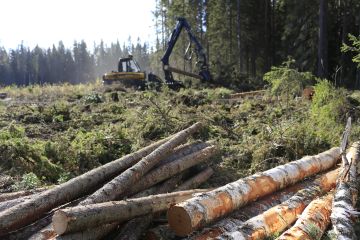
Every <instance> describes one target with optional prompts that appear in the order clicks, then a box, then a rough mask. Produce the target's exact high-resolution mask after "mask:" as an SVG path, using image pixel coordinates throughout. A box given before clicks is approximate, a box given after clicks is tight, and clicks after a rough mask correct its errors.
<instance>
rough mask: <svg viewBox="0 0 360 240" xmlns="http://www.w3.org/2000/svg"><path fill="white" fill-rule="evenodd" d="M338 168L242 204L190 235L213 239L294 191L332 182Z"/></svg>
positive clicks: (196, 238)
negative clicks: (226, 215) (222, 217)
mask: <svg viewBox="0 0 360 240" xmlns="http://www.w3.org/2000/svg"><path fill="white" fill-rule="evenodd" d="M338 172H339V169H337V170H332V171H330V172H328V173H325V174H322V175H320V176H318V177H316V178H315V179H309V180H306V181H304V182H301V183H298V184H295V185H293V186H290V187H288V188H285V189H284V190H282V191H279V192H276V193H273V194H271V195H270V196H266V197H264V198H263V199H260V200H259V201H256V202H253V203H251V204H249V205H247V206H244V207H242V208H240V209H238V210H236V211H235V212H233V213H232V214H231V215H230V216H228V217H226V218H224V219H222V220H220V221H219V222H217V223H216V224H214V225H212V226H210V227H208V228H204V230H203V231H201V233H199V234H196V235H195V236H193V237H191V239H194V240H207V239H214V238H216V237H218V236H220V235H221V234H223V233H225V232H230V231H231V230H232V229H233V228H235V227H236V226H240V225H242V224H243V223H244V222H245V221H247V220H249V219H250V218H253V217H255V216H257V215H259V214H261V213H263V212H265V211H267V210H268V209H270V208H272V207H274V206H276V205H279V204H281V203H282V202H285V201H287V200H288V199H290V198H291V197H292V196H293V195H294V194H295V193H296V192H298V191H300V190H301V189H305V188H309V187H312V186H313V187H314V186H315V187H316V186H322V185H324V184H327V183H329V182H330V183H331V182H334V181H335V179H336V177H337V176H338Z"/></svg>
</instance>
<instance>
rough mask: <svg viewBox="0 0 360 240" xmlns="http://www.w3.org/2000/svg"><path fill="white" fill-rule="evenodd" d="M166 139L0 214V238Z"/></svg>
mask: <svg viewBox="0 0 360 240" xmlns="http://www.w3.org/2000/svg"><path fill="white" fill-rule="evenodd" d="M167 140H168V138H166V139H163V140H160V141H158V142H156V143H154V144H151V145H149V146H147V147H145V148H143V149H140V150H138V151H136V152H134V153H132V154H128V155H126V156H124V157H122V158H120V159H117V160H115V161H113V162H109V163H107V164H105V165H103V166H101V167H98V168H95V169H93V170H91V171H89V172H87V173H85V174H82V175H80V176H78V177H75V178H73V179H71V180H69V181H68V182H66V183H63V184H60V185H58V186H56V187H54V188H52V189H49V190H46V191H44V192H42V193H39V195H38V196H37V197H35V198H32V199H30V200H29V201H25V202H23V203H21V204H18V205H15V206H14V207H12V208H9V209H7V210H5V211H3V212H1V213H0V236H1V235H2V234H5V233H7V232H10V231H13V230H16V229H19V228H20V227H23V226H25V225H26V224H29V223H31V222H33V221H34V220H36V219H39V218H40V217H41V216H42V214H44V213H45V212H47V211H49V210H51V209H53V208H55V207H57V206H59V205H61V204H64V203H66V202H69V201H71V200H74V199H76V198H78V197H80V196H83V195H84V194H86V193H87V192H89V191H90V190H91V189H92V188H95V187H96V186H98V185H99V184H100V183H102V182H105V181H106V180H109V179H111V178H112V177H114V175H116V174H119V173H120V172H122V171H124V170H125V169H126V168H128V167H130V166H131V165H133V164H135V163H136V162H138V161H139V160H140V159H141V158H143V157H145V156H146V155H148V154H150V153H151V152H152V151H154V150H155V149H156V148H157V147H159V146H160V145H161V144H163V143H164V142H166V141H167Z"/></svg>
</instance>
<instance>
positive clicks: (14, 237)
mask: <svg viewBox="0 0 360 240" xmlns="http://www.w3.org/2000/svg"><path fill="white" fill-rule="evenodd" d="M51 217H52V214H49V215H47V216H46V217H44V218H42V219H39V220H37V221H36V222H34V223H32V224H30V225H28V226H26V227H23V228H20V229H19V230H17V231H14V232H11V233H9V234H7V235H5V236H2V237H1V239H2V240H19V239H29V240H32V239H31V238H30V237H31V236H32V235H33V234H34V233H36V232H38V231H40V230H41V229H42V228H44V227H45V226H47V225H49V224H50V222H51ZM36 240H38V239H36Z"/></svg>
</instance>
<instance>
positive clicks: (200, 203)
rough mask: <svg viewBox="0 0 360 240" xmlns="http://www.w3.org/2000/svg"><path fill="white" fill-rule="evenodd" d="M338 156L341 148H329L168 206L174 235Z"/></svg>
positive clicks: (316, 169)
mask: <svg viewBox="0 0 360 240" xmlns="http://www.w3.org/2000/svg"><path fill="white" fill-rule="evenodd" d="M339 155H340V149H339V148H332V149H330V150H328V151H326V152H323V153H320V154H318V155H316V156H307V157H304V158H302V159H300V160H297V161H294V162H291V163H288V164H285V165H282V166H278V167H276V168H273V169H270V170H267V171H265V172H263V173H261V174H256V175H253V176H250V177H247V178H244V179H240V180H238V181H235V182H233V183H229V184H227V185H225V186H223V187H220V188H217V189H215V190H213V191H211V192H208V193H204V194H201V195H199V196H197V197H194V198H192V199H189V200H187V201H184V202H182V203H180V204H177V205H175V206H173V207H171V208H170V209H169V211H168V219H169V225H170V227H171V228H172V229H173V230H174V231H175V232H176V234H177V235H179V236H186V235H188V234H189V233H191V232H192V231H194V230H196V229H198V228H200V227H202V226H204V225H205V224H207V223H210V222H212V221H214V220H216V219H218V218H219V217H221V216H224V215H226V214H228V213H230V212H232V211H234V210H235V209H237V208H239V207H241V206H244V205H245V204H247V203H248V202H251V201H254V200H256V199H258V198H259V197H262V196H265V195H267V194H269V193H272V192H275V191H277V190H279V189H282V188H284V187H286V186H289V185H291V184H294V183H296V182H298V181H301V180H303V179H304V178H306V177H309V176H312V175H314V174H316V173H319V172H321V171H324V170H327V169H329V168H331V167H332V166H334V165H335V163H336V162H337V160H338V157H339Z"/></svg>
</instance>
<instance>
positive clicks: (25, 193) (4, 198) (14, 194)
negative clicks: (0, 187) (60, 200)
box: [0, 187, 49, 202]
mask: <svg viewBox="0 0 360 240" xmlns="http://www.w3.org/2000/svg"><path fill="white" fill-rule="evenodd" d="M47 189H49V187H43V188H35V189H30V190H24V191H19V192H12V193H2V194H0V202H5V201H9V200H13V199H18V198H20V197H24V196H29V195H33V194H35V193H40V192H43V191H45V190H47Z"/></svg>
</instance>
